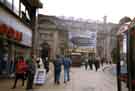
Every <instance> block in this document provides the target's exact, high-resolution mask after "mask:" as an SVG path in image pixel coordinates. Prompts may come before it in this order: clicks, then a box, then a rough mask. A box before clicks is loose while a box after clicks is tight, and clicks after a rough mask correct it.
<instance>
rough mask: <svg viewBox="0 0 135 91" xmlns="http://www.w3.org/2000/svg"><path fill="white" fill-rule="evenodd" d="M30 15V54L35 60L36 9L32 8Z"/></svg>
mask: <svg viewBox="0 0 135 91" xmlns="http://www.w3.org/2000/svg"><path fill="white" fill-rule="evenodd" d="M31 13H32V23H31V27H32V53H33V59H34V60H35V58H36V33H37V31H36V30H37V29H36V8H34V7H33V8H32V10H31Z"/></svg>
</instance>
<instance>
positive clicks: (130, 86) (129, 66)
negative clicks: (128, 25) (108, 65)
mask: <svg viewBox="0 0 135 91" xmlns="http://www.w3.org/2000/svg"><path fill="white" fill-rule="evenodd" d="M130 32H131V31H130V30H128V31H127V70H128V82H127V84H128V86H129V91H132V76H131V69H132V68H131V62H132V61H133V60H132V56H133V54H132V52H131V51H132V50H133V49H132V43H131V42H132V40H131V35H130Z"/></svg>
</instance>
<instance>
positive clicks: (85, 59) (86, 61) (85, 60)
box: [84, 57, 88, 70]
mask: <svg viewBox="0 0 135 91" xmlns="http://www.w3.org/2000/svg"><path fill="white" fill-rule="evenodd" d="M84 65H85V70H87V68H88V58H87V57H86V58H84Z"/></svg>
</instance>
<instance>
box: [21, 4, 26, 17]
mask: <svg viewBox="0 0 135 91" xmlns="http://www.w3.org/2000/svg"><path fill="white" fill-rule="evenodd" d="M24 16H25V6H24V5H23V4H22V3H21V16H20V17H24Z"/></svg>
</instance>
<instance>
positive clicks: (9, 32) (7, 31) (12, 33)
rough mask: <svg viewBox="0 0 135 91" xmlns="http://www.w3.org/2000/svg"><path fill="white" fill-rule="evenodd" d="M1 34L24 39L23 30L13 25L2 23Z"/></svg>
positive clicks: (15, 38) (0, 26)
mask: <svg viewBox="0 0 135 91" xmlns="http://www.w3.org/2000/svg"><path fill="white" fill-rule="evenodd" d="M0 34H2V35H5V36H7V37H8V38H11V39H14V40H16V41H21V40H22V32H18V31H15V30H14V29H13V28H12V27H9V26H7V25H6V24H1V25H0Z"/></svg>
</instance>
